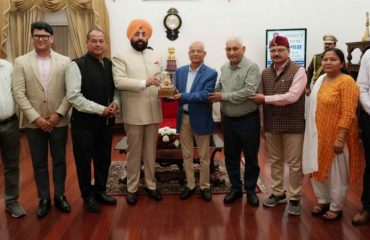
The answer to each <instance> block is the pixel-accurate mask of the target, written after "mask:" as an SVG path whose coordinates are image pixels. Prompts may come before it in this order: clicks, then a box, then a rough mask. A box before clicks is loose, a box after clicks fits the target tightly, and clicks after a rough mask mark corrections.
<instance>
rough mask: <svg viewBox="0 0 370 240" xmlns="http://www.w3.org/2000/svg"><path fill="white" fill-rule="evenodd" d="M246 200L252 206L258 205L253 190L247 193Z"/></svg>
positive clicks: (258, 202) (258, 201)
mask: <svg viewBox="0 0 370 240" xmlns="http://www.w3.org/2000/svg"><path fill="white" fill-rule="evenodd" d="M247 202H248V203H249V205H251V206H253V207H258V206H259V205H260V200H259V199H258V196H257V194H256V193H255V192H249V193H247Z"/></svg>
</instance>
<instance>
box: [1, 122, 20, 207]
mask: <svg viewBox="0 0 370 240" xmlns="http://www.w3.org/2000/svg"><path fill="white" fill-rule="evenodd" d="M19 145H20V143H19V127H18V120H16V119H15V120H13V121H11V122H9V123H6V124H3V125H0V152H1V158H2V160H3V166H4V190H5V204H6V205H7V204H10V203H13V202H16V201H17V200H18V196H19Z"/></svg>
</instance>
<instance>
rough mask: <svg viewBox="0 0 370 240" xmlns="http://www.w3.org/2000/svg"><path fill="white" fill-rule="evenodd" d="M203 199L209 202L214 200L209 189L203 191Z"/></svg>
mask: <svg viewBox="0 0 370 240" xmlns="http://www.w3.org/2000/svg"><path fill="white" fill-rule="evenodd" d="M201 192H202V198H203V199H204V200H206V201H207V202H209V201H211V200H212V192H211V190H210V189H209V188H205V189H202V191H201Z"/></svg>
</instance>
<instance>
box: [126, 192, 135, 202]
mask: <svg viewBox="0 0 370 240" xmlns="http://www.w3.org/2000/svg"><path fill="white" fill-rule="evenodd" d="M126 202H127V203H128V204H129V205H135V204H136V202H137V194H136V193H130V192H128V193H127V195H126Z"/></svg>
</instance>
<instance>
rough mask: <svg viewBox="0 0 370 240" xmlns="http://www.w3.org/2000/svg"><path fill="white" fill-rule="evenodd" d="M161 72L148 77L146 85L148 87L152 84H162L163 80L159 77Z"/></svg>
mask: <svg viewBox="0 0 370 240" xmlns="http://www.w3.org/2000/svg"><path fill="white" fill-rule="evenodd" d="M159 74H160V73H156V74H154V75H153V76H151V77H150V78H148V79H147V80H146V86H147V87H150V86H152V85H154V86H159V85H160V84H161V81H160V80H159V79H158V78H157V77H158V75H159Z"/></svg>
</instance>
